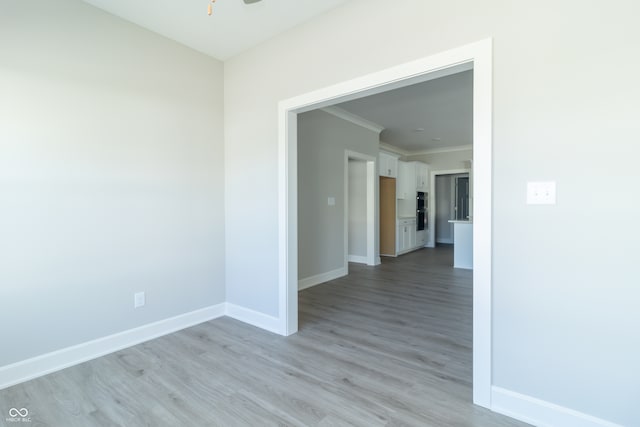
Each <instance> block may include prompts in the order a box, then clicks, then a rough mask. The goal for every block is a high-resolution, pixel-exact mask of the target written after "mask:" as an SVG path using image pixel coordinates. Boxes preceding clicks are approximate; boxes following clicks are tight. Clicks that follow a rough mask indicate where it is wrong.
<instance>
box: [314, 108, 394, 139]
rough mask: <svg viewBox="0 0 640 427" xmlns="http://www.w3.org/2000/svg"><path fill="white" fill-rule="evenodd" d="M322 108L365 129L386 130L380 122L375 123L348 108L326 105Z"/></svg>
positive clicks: (376, 131)
mask: <svg viewBox="0 0 640 427" xmlns="http://www.w3.org/2000/svg"><path fill="white" fill-rule="evenodd" d="M321 110H322V111H324V112H325V113H329V114H331V115H333V116H336V117H338V118H340V119H342V120H346V121H348V122H351V123H353V124H354V125H358V126H360V127H363V128H365V129H369V130H370V131H373V132H375V133H378V134H379V133H380V132H382V131H383V130H384V127H382V126H380V125H379V124H377V123H374V122H372V121H370V120H367V119H363V118H362V117H360V116H357V115H355V114H353V113H350V112H348V111H347V110H344V109H342V108H340V107H325V108H321Z"/></svg>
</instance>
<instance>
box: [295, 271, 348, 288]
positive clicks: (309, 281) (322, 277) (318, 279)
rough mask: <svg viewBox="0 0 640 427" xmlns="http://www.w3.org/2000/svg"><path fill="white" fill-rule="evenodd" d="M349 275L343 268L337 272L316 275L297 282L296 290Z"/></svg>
mask: <svg viewBox="0 0 640 427" xmlns="http://www.w3.org/2000/svg"><path fill="white" fill-rule="evenodd" d="M347 274H349V271H348V270H347V268H345V267H341V268H338V269H337V270H332V271H327V272H326V273H322V274H317V275H315V276H311V277H305V278H304V279H300V280H298V290H299V291H301V290H303V289H307V288H310V287H312V286H315V285H319V284H320V283H324V282H328V281H329V280H333V279H337V278H338V277H344V276H346V275H347Z"/></svg>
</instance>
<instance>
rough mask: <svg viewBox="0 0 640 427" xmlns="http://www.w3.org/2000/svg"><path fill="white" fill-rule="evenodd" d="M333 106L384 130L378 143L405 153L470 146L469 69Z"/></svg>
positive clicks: (471, 86)
mask: <svg viewBox="0 0 640 427" xmlns="http://www.w3.org/2000/svg"><path fill="white" fill-rule="evenodd" d="M336 106H337V107H339V108H342V109H343V110H346V111H348V112H349V113H351V114H355V115H356V116H359V117H361V118H363V119H365V120H367V121H370V122H373V123H375V124H377V125H379V126H380V127H382V128H384V130H383V131H382V133H381V134H380V140H381V141H382V142H384V143H387V144H390V145H393V146H395V147H398V148H400V149H401V150H403V151H405V152H420V151H428V150H437V149H443V148H450V147H460V146H466V145H471V144H472V143H473V70H468V71H463V72H460V73H456V74H451V75H448V76H445V77H440V78H437V79H433V80H429V81H426V82H424V83H418V84H415V85H412V86H406V87H403V88H399V89H394V90H391V91H388V92H383V93H380V94H377V95H371V96H367V97H365V98H360V99H356V100H353V101H348V102H343V103H341V104H337V105H336ZM420 129H422V130H420Z"/></svg>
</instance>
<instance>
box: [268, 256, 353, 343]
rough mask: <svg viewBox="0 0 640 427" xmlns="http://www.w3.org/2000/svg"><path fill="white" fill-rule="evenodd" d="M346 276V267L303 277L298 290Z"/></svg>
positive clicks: (299, 281)
mask: <svg viewBox="0 0 640 427" xmlns="http://www.w3.org/2000/svg"><path fill="white" fill-rule="evenodd" d="M347 274H349V272H348V271H347V267H340V268H337V269H335V270H331V271H327V272H326V273H320V274H316V275H315V276H309V277H305V278H304V279H300V280H298V290H299V291H301V290H303V289H307V288H310V287H312V286H316V285H319V284H320V283H324V282H328V281H329V280H333V279H337V278H340V277H344V276H346V275H347ZM279 332H280V331H279Z"/></svg>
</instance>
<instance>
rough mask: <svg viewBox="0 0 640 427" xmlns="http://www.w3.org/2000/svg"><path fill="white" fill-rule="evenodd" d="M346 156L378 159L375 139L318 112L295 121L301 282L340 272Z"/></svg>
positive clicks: (299, 275) (349, 124)
mask: <svg viewBox="0 0 640 427" xmlns="http://www.w3.org/2000/svg"><path fill="white" fill-rule="evenodd" d="M345 150H351V151H355V152H357V153H361V154H365V155H369V156H372V157H375V156H377V154H378V133H376V132H374V131H371V130H369V129H365V128H363V127H360V126H357V125H355V124H353V123H351V122H348V121H346V120H343V119H340V118H338V117H335V116H333V115H331V114H329V113H326V112H324V111H322V110H314V111H309V112H308V113H304V114H300V115H299V116H298V277H299V278H300V279H305V278H309V277H312V276H317V275H320V274H325V273H329V272H331V271H335V270H338V269H341V268H344V266H345V265H344V261H345V252H346V251H347V248H345V247H344V240H345V239H344V236H345V232H346V230H345V228H344V226H345V224H344V218H345V208H346V206H345V194H344V190H345V183H346V180H347V179H348V177H347V176H345V164H344V162H345ZM363 163H364V162H363ZM329 197H332V198H334V200H335V205H334V206H330V205H329V203H328V199H329Z"/></svg>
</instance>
